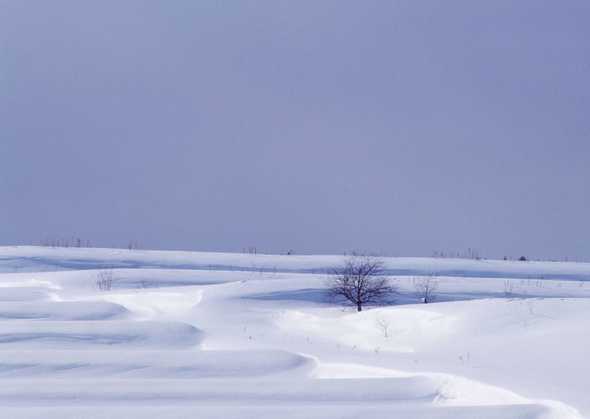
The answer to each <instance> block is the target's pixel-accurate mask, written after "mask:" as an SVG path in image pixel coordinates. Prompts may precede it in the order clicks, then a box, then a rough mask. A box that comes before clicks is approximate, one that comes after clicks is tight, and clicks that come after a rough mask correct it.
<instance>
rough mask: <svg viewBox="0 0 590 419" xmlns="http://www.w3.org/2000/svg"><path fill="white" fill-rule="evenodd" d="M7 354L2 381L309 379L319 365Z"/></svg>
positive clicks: (181, 354)
mask: <svg viewBox="0 0 590 419" xmlns="http://www.w3.org/2000/svg"><path fill="white" fill-rule="evenodd" d="M95 349H98V347H96V348H93V349H91V350H86V351H81V350H77V351H72V350H66V351H63V350H62V351H56V350H52V351H44V352H40V351H34V352H29V351H27V352H24V353H23V352H14V351H2V352H0V353H1V359H0V380H1V379H14V378H27V377H29V378H43V379H55V378H61V379H64V378H68V379H69V378H76V379H84V378H87V379H98V378H100V379H105V378H113V377H116V378H124V379H156V378H157V379H202V378H216V377H230V378H233V379H237V378H242V379H250V378H252V377H267V376H277V375H279V376H280V375H285V374H287V375H288V376H289V377H290V378H294V377H306V376H308V375H310V374H311V372H312V371H314V370H315V366H316V363H315V362H314V361H313V360H312V359H311V358H308V357H304V356H301V355H297V354H293V353H289V352H285V351H264V350H261V351H178V352H175V353H174V354H165V353H162V352H161V351H144V350H135V351H134V350H128V349H127V350H119V351H117V353H116V354H112V353H108V352H102V351H97V350H95Z"/></svg>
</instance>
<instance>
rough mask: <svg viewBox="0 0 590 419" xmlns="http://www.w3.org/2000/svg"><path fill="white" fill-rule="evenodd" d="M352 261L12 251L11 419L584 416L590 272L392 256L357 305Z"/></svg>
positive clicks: (589, 373)
mask: <svg viewBox="0 0 590 419" xmlns="http://www.w3.org/2000/svg"><path fill="white" fill-rule="evenodd" d="M341 261H342V257H341V256H273V255H242V254H221V253H191V252H159V251H158V252H155V251H154V252H152V251H135V250H133V251H129V250H116V249H51V248H37V247H4V248H0V272H3V273H0V416H1V417H10V418H113V417H125V418H164V419H167V418H188V417H195V416H198V417H204V418H214V417H215V418H217V417H224V418H240V419H241V418H255V417H256V418H277V417H281V418H297V419H299V418H301V419H303V418H306V419H308V418H357V417H359V418H360V417H372V418H390V417H396V418H441V419H443V418H444V419H450V418H470V419H472V418H498V419H499V418H530V419H578V418H583V417H590V416H589V415H590V398H589V397H587V389H588V384H589V383H590V366H589V363H588V362H587V353H588V349H589V348H590V327H589V325H590V322H589V321H588V319H589V318H590V284H588V283H587V282H586V281H587V280H588V279H590V265H589V264H577V263H548V262H543V263H542V262H525V263H523V262H506V261H473V260H459V259H452V260H446V259H428V258H399V259H397V258H389V259H387V260H386V266H387V268H388V272H389V274H391V275H394V274H395V275H394V277H393V278H392V282H393V283H394V284H395V286H396V288H397V289H398V295H397V296H396V298H395V301H393V302H392V304H390V305H388V306H382V307H374V308H370V309H369V310H366V311H363V312H362V313H356V312H354V311H351V310H350V309H347V308H343V307H341V306H337V305H335V304H334V303H332V302H330V301H329V300H327V299H326V293H325V291H326V282H327V275H326V274H325V271H326V270H328V269H329V268H331V267H334V266H337V265H338V264H339V263H341ZM104 272H108V277H109V278H112V283H111V284H109V286H108V287H107V288H109V289H107V290H104V289H103V290H101V289H100V288H101V287H100V286H99V282H100V279H101V278H104V277H105V275H104ZM432 272H436V274H437V279H436V281H437V282H438V290H437V301H438V302H437V303H435V304H428V305H426V304H420V302H419V301H420V300H419V296H418V295H416V292H415V288H414V279H413V277H412V276H414V275H418V274H423V273H432Z"/></svg>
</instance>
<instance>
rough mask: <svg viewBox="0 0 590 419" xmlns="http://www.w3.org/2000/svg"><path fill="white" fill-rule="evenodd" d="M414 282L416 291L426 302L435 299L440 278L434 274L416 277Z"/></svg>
mask: <svg viewBox="0 0 590 419" xmlns="http://www.w3.org/2000/svg"><path fill="white" fill-rule="evenodd" d="M413 282H414V288H415V289H416V293H417V294H418V297H419V298H420V299H421V300H422V302H423V303H424V304H428V303H431V302H433V301H434V299H435V298H436V290H437V289H438V280H437V279H436V278H435V277H434V276H425V277H421V278H414V281H413Z"/></svg>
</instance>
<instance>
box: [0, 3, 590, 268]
mask: <svg viewBox="0 0 590 419" xmlns="http://www.w3.org/2000/svg"><path fill="white" fill-rule="evenodd" d="M589 22H590V3H589V2H588V1H587V0H568V1H566V2H563V1H557V0H555V1H542V0H526V1H525V0H523V1H513V0H495V1H471V0H451V1H434V0H420V1H416V0H391V1H370V0H369V1H278V0H272V1H271V0H269V1H242V2H223V1H205V0H203V1H192V0H190V1H189V0H176V1H144V0H141V1H139V0H126V1H118V0H117V1H113V0H107V1H105V0H103V1H94V2H90V1H78V0H70V1H65V0H54V1H51V2H49V1H45V0H38V1H34V0H30V1H21V0H0V243H1V244H16V243H31V242H39V241H40V240H42V239H44V238H47V237H70V236H76V237H78V236H79V237H82V238H83V239H85V240H91V241H92V242H93V243H94V244H96V245H101V246H124V245H125V244H126V243H127V242H128V241H129V240H137V241H138V242H139V243H140V244H141V245H142V246H143V247H146V248H160V249H162V248H175V249H179V248H180V249H195V250H227V251H239V250H240V249H242V248H244V247H247V246H256V247H257V248H258V249H259V250H262V251H267V252H284V251H286V250H289V249H293V250H295V251H296V252H299V253H320V252H321V253H340V252H343V251H346V250H350V249H357V250H363V251H368V252H379V253H384V254H391V255H430V254H431V253H432V252H433V251H434V250H445V251H458V250H464V249H466V248H468V247H472V248H477V249H479V250H480V252H481V253H482V254H483V255H485V256H490V257H493V256H495V257H502V256H504V255H511V256H519V255H520V254H526V255H529V256H532V257H543V258H564V257H570V258H576V259H585V260H590V223H589V218H588V214H589V206H590V189H589V187H588V180H589V178H590V24H589Z"/></svg>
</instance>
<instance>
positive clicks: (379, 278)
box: [329, 256, 395, 311]
mask: <svg viewBox="0 0 590 419" xmlns="http://www.w3.org/2000/svg"><path fill="white" fill-rule="evenodd" d="M332 274H333V277H332V278H331V280H330V284H329V291H330V294H331V295H332V296H333V297H336V298H338V297H340V298H344V299H345V300H346V301H348V302H349V303H352V304H354V305H355V306H356V309H357V311H362V309H363V306H365V305H367V304H378V303H382V302H384V301H385V300H386V299H387V298H388V297H390V296H391V295H392V294H394V293H395V288H394V287H392V286H391V285H390V283H389V279H388V278H387V277H386V276H384V275H383V262H381V260H379V259H376V258H373V257H367V256H353V257H351V258H350V259H348V260H347V261H346V262H345V263H344V265H343V266H342V267H340V268H336V269H334V270H333V272H332Z"/></svg>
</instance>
